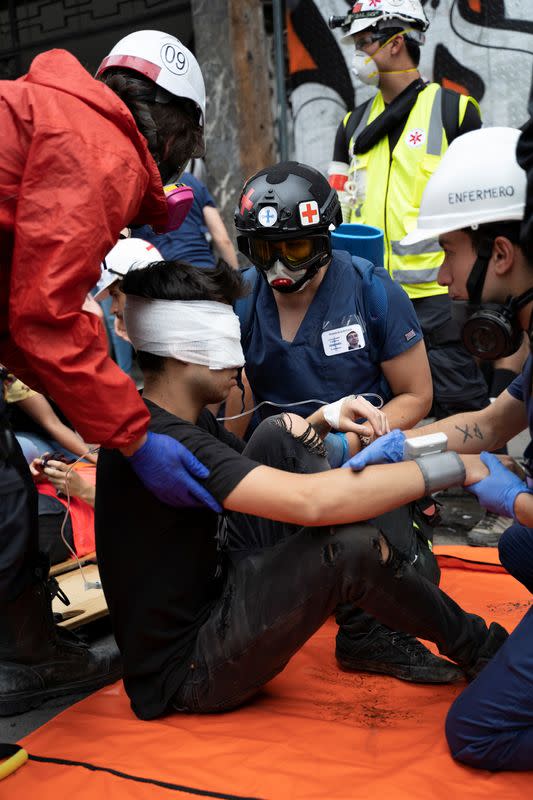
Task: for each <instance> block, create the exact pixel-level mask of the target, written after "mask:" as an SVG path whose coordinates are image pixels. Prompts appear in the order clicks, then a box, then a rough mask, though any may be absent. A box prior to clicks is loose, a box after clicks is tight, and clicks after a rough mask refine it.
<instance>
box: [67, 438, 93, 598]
mask: <svg viewBox="0 0 533 800" xmlns="http://www.w3.org/2000/svg"><path fill="white" fill-rule="evenodd" d="M99 450H100V447H93V448H92V449H91V450H87V452H86V453H83V455H81V456H80V457H79V458H77V459H76V461H74V462H73V463H72V464H71V465H70V467H69V468H68V469H67V471H66V472H65V487H66V490H67V507H66V509H65V516H64V517H63V522H62V524H61V531H60V534H61V539H62V541H63V544H64V545H65V547H66V548H67V550H70V552H71V553H72V555H73V557H74V558H75V559H76V563H77V565H78V569H79V571H80V572H81V577H82V578H83V588H84V590H85V591H86V592H88V591H89V589H101V588H102V584H101V583H100V581H88V580H87V578H86V577H85V573H84V571H83V567H82V565H81V561H80V560H79V558H78V554H77V553H76V551H75V550H74V549H73V548H72V547H71V546H70V544H69V543H68V542H67V540H66V538H65V525H66V524H67V519H68V518H69V514H70V488H69V485H68V476H69V475H70V473H71V472H72V470H73V469H74V467H75V466H76V464H77V463H78V461H81V460H82V459H83V458H85V457H86V456H90V455H93V453H97V452H98V451H99Z"/></svg>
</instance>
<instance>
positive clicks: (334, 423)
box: [322, 394, 355, 431]
mask: <svg viewBox="0 0 533 800" xmlns="http://www.w3.org/2000/svg"><path fill="white" fill-rule="evenodd" d="M345 400H355V395H354V394H348V395H346V397H341V399H340V400H335V402H334V403H329V404H328V405H327V406H322V413H323V414H324V419H325V420H326V422H327V423H328V425H331V427H332V428H334V429H335V430H336V431H337V430H338V429H339V424H340V417H341V408H342V404H343V403H344V401H345Z"/></svg>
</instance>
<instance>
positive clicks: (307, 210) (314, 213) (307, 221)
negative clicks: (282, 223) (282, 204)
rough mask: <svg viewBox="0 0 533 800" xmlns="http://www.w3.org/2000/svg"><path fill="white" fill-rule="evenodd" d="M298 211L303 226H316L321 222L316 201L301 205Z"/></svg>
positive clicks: (308, 201)
mask: <svg viewBox="0 0 533 800" xmlns="http://www.w3.org/2000/svg"><path fill="white" fill-rule="evenodd" d="M298 211H299V212H300V223H301V224H302V225H304V226H305V225H316V224H317V223H318V222H320V211H319V210H318V203H317V201H316V200H307V201H306V202H305V203H300V204H299V205H298Z"/></svg>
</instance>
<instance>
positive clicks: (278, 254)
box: [238, 233, 331, 272]
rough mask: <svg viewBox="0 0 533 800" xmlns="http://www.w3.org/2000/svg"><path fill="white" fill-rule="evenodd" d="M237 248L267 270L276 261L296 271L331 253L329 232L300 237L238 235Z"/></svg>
mask: <svg viewBox="0 0 533 800" xmlns="http://www.w3.org/2000/svg"><path fill="white" fill-rule="evenodd" d="M238 244H239V250H240V251H241V253H244V255H246V256H247V257H248V258H249V259H250V261H251V262H252V264H255V266H256V267H258V268H259V269H261V270H269V269H270V268H271V267H273V266H274V264H275V263H276V261H281V263H282V264H283V265H284V266H285V267H286V268H287V269H289V270H293V271H295V272H297V271H298V270H301V269H305V268H306V267H309V266H312V265H313V264H314V263H315V262H316V261H317V259H318V258H320V257H322V256H329V255H331V243H330V238H329V234H327V233H326V234H319V235H316V236H306V237H305V238H301V239H282V240H277V241H276V240H272V239H254V238H250V237H248V236H239V237H238Z"/></svg>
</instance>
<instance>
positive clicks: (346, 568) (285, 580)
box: [96, 262, 507, 719]
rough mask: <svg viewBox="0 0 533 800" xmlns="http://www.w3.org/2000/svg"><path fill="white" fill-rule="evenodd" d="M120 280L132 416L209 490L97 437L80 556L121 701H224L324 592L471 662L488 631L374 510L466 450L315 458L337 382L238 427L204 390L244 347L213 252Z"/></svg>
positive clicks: (155, 705)
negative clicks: (137, 372)
mask: <svg viewBox="0 0 533 800" xmlns="http://www.w3.org/2000/svg"><path fill="white" fill-rule="evenodd" d="M122 288H123V291H124V292H125V294H126V295H127V301H126V310H125V322H126V327H127V331H128V336H129V338H130V339H131V341H132V343H133V345H134V347H135V349H136V351H137V357H138V360H139V364H140V367H141V369H142V372H143V375H144V394H143V399H144V402H145V403H146V406H147V408H148V410H149V412H150V415H151V423H150V432H151V434H154V433H165V434H167V435H168V436H171V437H173V438H175V439H177V440H178V441H179V442H181V443H182V444H183V445H185V446H186V447H187V448H188V449H189V450H190V451H191V452H192V453H193V454H194V455H195V456H196V457H197V458H198V459H199V461H201V462H202V464H204V465H206V467H207V469H208V470H209V474H208V475H207V477H205V478H204V479H203V481H202V482H203V483H204V485H205V487H206V489H207V490H208V491H209V492H210V493H211V494H212V496H213V497H214V498H215V499H216V500H217V502H218V503H219V504H220V511H219V513H218V514H217V513H216V512H215V511H212V510H210V509H208V508H174V507H172V506H170V505H166V504H165V503H164V502H162V501H161V500H159V499H157V498H156V497H155V496H154V495H153V494H151V493H150V491H149V490H148V489H146V488H145V486H144V485H143V484H142V483H141V481H140V480H139V479H138V478H137V476H136V474H135V472H134V471H133V469H132V468H131V466H130V465H129V463H128V460H127V459H126V458H125V457H124V456H122V455H121V453H120V452H118V451H116V450H101V453H100V457H99V460H98V469H97V488H96V540H97V551H98V562H99V566H100V574H101V578H102V582H103V587H104V590H105V594H106V598H107V601H108V604H109V610H110V614H111V619H112V623H113V629H114V633H115V636H116V639H117V643H118V646H119V648H120V651H121V653H122V657H123V662H124V685H125V688H126V691H127V693H128V696H129V698H130V700H131V705H132V708H133V710H134V712H135V714H137V716H138V717H140V718H141V719H153V718H155V717H157V716H159V715H161V714H164V713H168V712H172V711H174V712H188V713H204V712H217V711H228V710H230V709H233V708H236V707H238V706H239V705H241V704H242V703H244V702H245V701H247V700H248V699H249V698H251V697H253V695H254V694H255V693H257V692H258V691H259V690H260V688H261V687H262V686H264V684H265V683H267V682H268V681H270V680H271V679H272V678H273V677H274V676H275V675H277V674H278V673H279V672H281V670H283V668H284V667H285V665H286V664H287V662H288V661H289V660H290V658H291V657H292V656H293V655H294V654H295V653H296V652H297V651H298V649H299V648H300V647H302V645H303V644H304V643H305V642H306V640H307V639H309V637H310V636H312V634H313V633H314V632H315V631H316V630H317V629H318V628H320V626H321V625H322V624H323V623H324V622H325V620H326V619H327V618H328V616H329V615H330V614H331V613H333V612H334V611H335V609H336V608H337V606H338V605H339V604H342V603H352V604H354V605H357V607H359V608H362V609H364V610H365V611H367V612H369V613H371V614H372V615H373V616H374V617H376V618H377V619H378V620H379V621H380V622H381V623H383V624H384V625H387V626H390V627H391V628H394V630H398V631H404V632H405V633H406V634H410V635H412V636H417V637H421V638H423V639H426V640H430V641H433V642H435V643H436V644H437V646H438V648H439V651H440V652H441V653H442V654H443V655H445V656H447V657H448V658H449V659H452V660H453V661H454V662H455V663H456V664H457V665H458V667H459V668H460V669H461V670H462V671H463V673H464V674H465V675H466V677H467V678H468V679H472V678H473V677H475V676H476V675H477V674H478V672H479V671H480V670H481V669H482V668H483V667H484V666H485V664H486V663H487V661H488V660H489V659H490V658H491V657H492V655H494V653H495V652H496V651H497V650H498V648H499V647H500V646H501V644H502V643H503V641H504V640H505V638H506V635H507V634H506V632H505V631H504V629H503V628H501V626H499V625H498V624H497V623H494V622H493V623H492V624H491V626H490V628H487V625H486V624H485V622H484V620H483V619H481V618H480V617H479V616H476V615H475V614H469V613H467V612H466V611H463V610H462V609H461V608H460V607H459V606H458V605H457V603H455V602H454V601H453V600H452V599H451V598H450V597H448V596H447V595H446V594H445V593H444V592H442V591H441V590H440V589H439V588H438V587H437V586H436V585H435V584H434V583H432V582H431V581H429V580H428V579H427V578H425V577H424V576H423V575H422V574H420V572H419V571H418V570H417V564H416V561H415V563H414V564H413V563H410V562H409V559H408V558H406V557H405V555H403V554H402V553H400V552H398V551H397V550H396V549H394V548H393V547H391V546H389V544H388V542H387V539H386V537H385V536H384V535H383V533H382V532H381V531H380V528H379V523H378V522H377V521H376V519H375V518H376V517H378V516H379V515H381V514H385V513H386V512H389V511H390V510H391V509H394V508H397V507H399V506H401V505H404V504H406V503H409V502H411V501H413V500H415V499H416V498H419V497H422V496H424V495H425V494H428V493H430V492H432V491H436V490H438V489H442V488H445V487H448V486H452V485H460V484H464V485H469V484H471V483H474V482H476V481H478V480H481V479H482V478H483V477H485V475H486V474H487V469H486V467H485V466H484V464H483V463H482V462H481V461H480V459H479V457H478V456H469V455H462V456H460V457H459V456H458V455H457V454H456V453H453V452H444V453H439V454H436V455H435V454H434V455H431V456H424V457H421V458H417V459H415V460H410V461H405V462H403V463H398V464H387V465H380V466H367V467H365V468H364V469H363V470H360V471H354V470H355V469H356V461H355V460H356V459H357V456H354V459H352V461H354V464H353V465H352V466H353V468H350V464H351V462H348V463H347V464H346V465H345V467H346V468H341V469H335V470H331V469H330V468H329V465H328V462H327V459H326V457H325V451H324V446H323V439H324V437H325V436H326V435H327V433H328V431H329V430H330V422H331V421H332V418H334V423H335V427H336V428H337V429H338V430H350V425H353V423H354V421H355V419H354V418H357V417H360V412H358V411H356V410H353V409H352V411H351V405H350V404H351V401H350V399H349V398H347V399H345V400H344V401H343V402H342V403H341V404H340V406H339V405H338V404H335V403H334V404H331V405H330V406H324V407H322V408H320V409H319V410H318V411H316V412H315V413H313V414H312V415H311V416H310V417H308V418H307V419H302V418H301V417H298V416H296V415H295V414H281V415H279V416H276V417H270V418H268V419H267V420H265V421H264V422H262V423H261V425H260V426H259V427H258V428H257V429H256V431H255V432H254V434H253V436H252V438H251V439H250V441H249V442H248V443H247V444H246V445H245V444H244V442H242V441H241V440H239V439H238V438H236V437H235V436H233V435H232V434H231V433H229V432H228V431H226V430H225V429H224V428H223V427H222V425H221V424H219V423H218V422H217V421H216V419H215V418H214V417H213V416H212V414H211V413H210V412H209V411H207V410H206V408H205V407H206V406H207V405H208V404H213V403H220V402H222V401H224V399H225V398H226V396H227V395H228V393H229V391H230V389H231V388H232V387H233V386H234V385H235V383H236V382H237V380H238V374H239V369H240V368H241V367H242V366H243V365H244V357H243V352H242V349H241V344H240V330H239V321H238V318H237V317H236V315H235V314H234V312H233V310H232V303H234V301H235V300H236V299H237V298H238V297H239V296H240V295H241V294H242V292H243V285H242V282H241V278H240V275H239V273H238V272H236V271H235V270H233V269H231V268H230V267H229V266H227V265H225V264H223V263H220V264H219V266H218V267H217V268H216V269H214V270H209V269H197V268H195V267H192V266H189V265H187V264H182V263H179V262H159V263H156V264H153V265H151V266H149V267H146V268H144V269H140V270H135V271H130V272H129V273H128V274H127V275H126V276H125V278H124V283H123V286H122ZM356 408H357V409H359V408H360V405H358V406H356ZM327 420H329V421H330V422H328V421H327ZM150 432H149V434H148V436H149V441H150ZM387 436H388V440H389V446H390V447H391V448H394V447H399V446H402V447H403V437H402V438H401V444H400V439H399V438H396V436H395V432H394V431H393V432H392V433H390V434H387ZM378 441H379V440H378ZM370 447H372V445H371V446H370ZM162 477H163V476H162ZM164 478H165V482H168V476H164ZM176 480H179V477H177V478H176ZM369 519H373V520H374V521H375V522H376V524H375V525H373V524H371V523H369V522H367V521H365V520H369Z"/></svg>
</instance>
